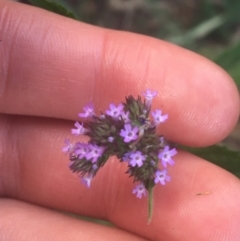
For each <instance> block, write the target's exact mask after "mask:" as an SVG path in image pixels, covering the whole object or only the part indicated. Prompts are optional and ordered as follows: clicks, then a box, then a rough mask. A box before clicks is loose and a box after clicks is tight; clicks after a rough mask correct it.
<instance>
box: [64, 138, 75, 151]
mask: <svg viewBox="0 0 240 241" xmlns="http://www.w3.org/2000/svg"><path fill="white" fill-rule="evenodd" d="M64 143H65V146H64V147H63V148H62V152H65V153H69V152H71V151H72V148H73V145H72V144H71V142H70V140H69V139H66V140H65V141H64Z"/></svg>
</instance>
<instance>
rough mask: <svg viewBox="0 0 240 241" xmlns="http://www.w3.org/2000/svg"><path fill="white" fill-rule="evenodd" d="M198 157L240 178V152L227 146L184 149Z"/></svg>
mask: <svg viewBox="0 0 240 241" xmlns="http://www.w3.org/2000/svg"><path fill="white" fill-rule="evenodd" d="M183 149H184V150H187V151H189V152H191V153H193V154H195V155H196V156H199V157H202V158H204V159H206V160H208V161H210V162H212V163H214V164H216V165H218V166H220V167H222V168H224V169H226V170H227V171H229V172H231V173H233V174H234V175H236V176H238V177H240V152H239V151H233V150H230V149H228V148H227V147H226V146H220V145H214V146H209V147H204V148H191V147H184V148H183Z"/></svg>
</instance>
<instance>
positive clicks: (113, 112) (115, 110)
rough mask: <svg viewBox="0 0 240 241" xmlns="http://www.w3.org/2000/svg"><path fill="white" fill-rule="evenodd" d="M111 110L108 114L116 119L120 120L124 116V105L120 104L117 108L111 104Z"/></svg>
mask: <svg viewBox="0 0 240 241" xmlns="http://www.w3.org/2000/svg"><path fill="white" fill-rule="evenodd" d="M109 108H110V110H107V111H106V114H107V115H109V116H111V117H113V118H115V119H118V118H119V117H120V116H121V115H122V114H123V109H124V105H123V104H119V105H118V106H116V105H114V104H110V106H109Z"/></svg>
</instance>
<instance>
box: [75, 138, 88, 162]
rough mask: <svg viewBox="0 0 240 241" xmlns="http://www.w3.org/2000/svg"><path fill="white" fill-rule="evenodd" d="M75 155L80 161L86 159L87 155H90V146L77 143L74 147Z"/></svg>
mask: <svg viewBox="0 0 240 241" xmlns="http://www.w3.org/2000/svg"><path fill="white" fill-rule="evenodd" d="M74 153H75V154H76V155H77V156H78V158H80V159H82V158H84V157H86V155H87V154H88V153H89V144H86V143H81V142H77V143H76V144H75V147H74Z"/></svg>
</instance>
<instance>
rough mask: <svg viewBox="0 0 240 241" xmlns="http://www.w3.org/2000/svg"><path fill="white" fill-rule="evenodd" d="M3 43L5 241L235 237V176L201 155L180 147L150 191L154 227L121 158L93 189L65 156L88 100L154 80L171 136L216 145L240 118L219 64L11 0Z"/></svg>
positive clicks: (239, 193) (0, 181)
mask: <svg viewBox="0 0 240 241" xmlns="http://www.w3.org/2000/svg"><path fill="white" fill-rule="evenodd" d="M0 40H1V41H0V112H1V113H2V114H1V116H0V126H1V128H0V154H1V158H0V195H1V197H2V199H1V200H0V207H1V208H0V240H24V241H25V240H84V241H85V240H98V241H102V240H113V239H114V240H126V241H127V240H156V241H157V240H159V241H162V240H164V241H181V240H182V241H190V240H191V241H192V240H194V241H203V240H204V241H205V240H209V241H215V240H216V241H239V239H240V229H239V223H240V201H239V200H240V181H239V179H237V178H236V177H235V176H233V175H232V174H230V173H228V172H227V171H225V170H223V169H221V168H219V167H217V166H215V165H213V164H211V163H209V162H207V161H205V160H202V159H200V158H199V157H196V156H193V155H192V154H189V153H186V152H183V151H179V154H178V155H177V156H176V157H175V161H176V164H175V166H174V167H172V168H171V169H170V175H171V176H172V180H171V182H170V183H168V184H167V185H166V186H161V187H160V186H159V187H156V188H155V190H154V192H155V196H154V214H153V219H152V222H151V223H150V225H147V198H145V199H141V200H137V199H136V197H135V196H134V195H132V194H131V189H132V180H131V179H129V178H127V176H126V175H125V174H124V172H125V169H124V168H125V167H123V166H122V165H121V164H120V163H119V162H117V160H116V159H111V160H110V161H109V162H108V163H107V164H106V166H105V167H104V168H103V169H102V170H101V172H99V174H98V175H97V176H96V177H95V178H94V180H93V182H92V186H91V188H90V189H86V188H85V187H84V186H83V185H81V184H80V183H79V180H78V178H77V177H76V176H75V175H73V174H72V173H71V172H70V171H69V170H68V168H67V164H68V163H67V159H68V158H67V157H66V156H64V155H63V154H62V153H61V148H62V145H63V140H64V139H65V138H66V137H68V136H69V129H70V127H71V126H72V125H73V120H75V119H76V116H77V113H78V112H79V111H80V110H81V108H82V107H83V106H84V105H85V104H86V103H87V102H88V101H89V100H92V101H93V102H94V103H96V104H97V106H96V107H97V108H98V109H100V110H101V109H105V108H106V107H107V104H108V103H109V102H112V101H116V102H119V101H121V100H122V99H123V98H124V97H125V96H127V95H130V94H132V95H134V96H136V95H137V94H140V93H141V92H142V91H144V90H145V89H147V88H150V89H154V90H158V92H159V94H158V97H157V98H156V99H155V100H154V105H155V106H161V108H162V109H163V110H164V112H165V113H168V115H169V119H168V122H167V123H166V124H164V129H163V130H162V133H163V134H164V135H165V136H166V137H167V139H169V140H172V141H174V142H177V143H181V144H185V145H190V146H205V145H210V144H213V143H216V142H218V141H220V140H221V139H223V138H224V137H225V136H227V135H228V133H229V132H230V131H231V130H232V128H233V126H234V125H235V124H236V122H237V119H238V116H239V95H238V91H237V89H236V87H235V85H234V83H233V81H232V80H231V78H230V77H229V76H228V75H227V74H226V73H225V72H224V71H223V70H221V69H220V68H219V67H217V66H216V65H214V64H213V63H211V62H210V61H208V60H206V59H205V58H202V57H200V56H198V55H196V54H194V53H192V52H190V51H187V50H184V49H182V48H180V47H177V46H174V45H172V44H169V43H166V42H163V41H160V40H157V39H153V38H149V37H144V36H140V35H135V34H131V33H124V32H118V31H112V30H106V29H102V28H98V27H93V26H90V25H87V24H84V23H80V22H77V21H73V20H71V19H67V18H64V17H61V16H58V15H55V14H52V13H49V12H46V11H43V10H41V9H37V8H34V7H30V6H26V5H22V4H18V3H14V2H10V1H1V2H0ZM229 161H231V160H229ZM209 190H210V191H211V193H210V194H209V195H203V196H197V195H196V194H197V193H199V192H205V191H209ZM47 208H50V209H56V210H60V211H67V212H72V213H75V214H79V215H86V216H90V217H95V218H102V219H107V220H109V221H111V222H112V223H113V224H115V225H116V228H109V227H104V226H100V225H96V224H93V223H89V222H85V221H82V220H78V219H75V218H71V217H68V216H65V215H62V214H59V213H56V212H54V211H51V210H49V209H47Z"/></svg>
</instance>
